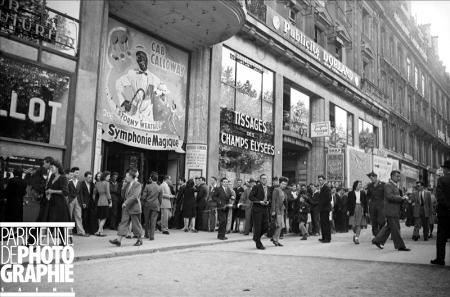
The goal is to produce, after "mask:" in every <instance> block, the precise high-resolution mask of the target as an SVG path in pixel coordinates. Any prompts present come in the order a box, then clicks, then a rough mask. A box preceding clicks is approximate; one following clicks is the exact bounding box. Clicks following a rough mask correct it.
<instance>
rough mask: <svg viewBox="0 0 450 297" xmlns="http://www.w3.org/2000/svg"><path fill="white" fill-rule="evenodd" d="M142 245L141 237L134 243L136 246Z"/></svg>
mask: <svg viewBox="0 0 450 297" xmlns="http://www.w3.org/2000/svg"><path fill="white" fill-rule="evenodd" d="M141 245H142V240H141V239H138V240H137V241H136V243H135V244H134V246H141Z"/></svg>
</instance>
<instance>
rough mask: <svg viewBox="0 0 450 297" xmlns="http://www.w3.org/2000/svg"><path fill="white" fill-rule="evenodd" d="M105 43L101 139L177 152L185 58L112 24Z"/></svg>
mask: <svg viewBox="0 0 450 297" xmlns="http://www.w3.org/2000/svg"><path fill="white" fill-rule="evenodd" d="M107 42H108V43H107V45H108V48H107V57H106V58H105V59H104V71H103V74H104V80H102V83H103V86H102V88H103V92H102V98H101V100H100V106H99V112H98V113H97V120H98V121H100V122H101V123H102V130H103V131H102V132H103V134H102V135H103V136H102V138H103V139H104V140H106V141H115V142H119V143H123V144H126V145H131V146H136V147H140V148H144V149H150V150H174V151H177V152H182V151H183V150H182V145H183V139H184V131H185V128H184V127H185V115H186V96H187V76H188V59H189V56H188V54H187V53H186V52H184V51H182V50H180V49H178V48H176V47H173V46H171V45H168V44H167V43H165V42H162V41H160V40H158V39H156V38H153V37H151V36H149V35H147V34H144V33H142V32H140V31H138V30H135V29H133V28H130V27H128V26H126V25H124V24H122V23H120V22H118V21H116V20H114V19H110V21H109V30H108V41H107Z"/></svg>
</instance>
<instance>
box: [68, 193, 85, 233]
mask: <svg viewBox="0 0 450 297" xmlns="http://www.w3.org/2000/svg"><path fill="white" fill-rule="evenodd" d="M69 215H70V219H71V220H73V221H75V227H76V228H77V234H78V235H84V234H85V231H84V228H83V218H82V215H81V206H80V203H79V202H78V199H77V198H75V199H73V200H72V201H71V202H70V203H69Z"/></svg>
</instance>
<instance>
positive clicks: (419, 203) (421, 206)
mask: <svg viewBox="0 0 450 297" xmlns="http://www.w3.org/2000/svg"><path fill="white" fill-rule="evenodd" d="M416 188H417V191H416V192H415V193H414V195H413V203H412V206H413V217H414V233H413V240H415V241H417V240H419V238H420V235H419V230H420V227H422V228H423V240H424V241H427V240H428V235H429V230H428V229H429V227H430V217H431V194H430V192H428V191H426V190H425V189H424V187H423V182H422V181H417V182H416Z"/></svg>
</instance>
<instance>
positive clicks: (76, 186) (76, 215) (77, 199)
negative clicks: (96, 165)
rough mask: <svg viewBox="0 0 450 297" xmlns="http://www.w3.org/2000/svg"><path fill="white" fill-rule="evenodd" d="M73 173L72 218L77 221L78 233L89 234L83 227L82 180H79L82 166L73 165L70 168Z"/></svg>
mask: <svg viewBox="0 0 450 297" xmlns="http://www.w3.org/2000/svg"><path fill="white" fill-rule="evenodd" d="M70 172H71V173H72V179H71V180H70V181H69V185H68V189H69V214H70V219H71V220H74V221H75V227H76V228H77V234H78V235H79V236H89V235H87V234H86V232H85V231H84V228H83V221H82V216H81V205H82V204H83V203H82V200H81V196H80V191H81V184H82V183H81V182H80V181H79V180H78V176H79V175H80V168H78V167H72V168H71V169H70Z"/></svg>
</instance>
